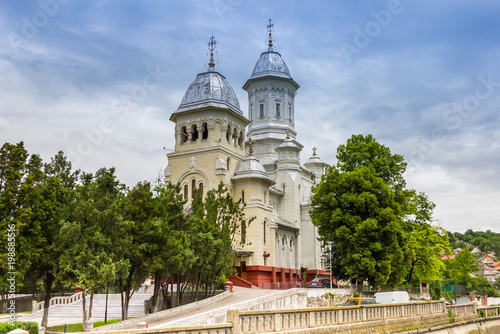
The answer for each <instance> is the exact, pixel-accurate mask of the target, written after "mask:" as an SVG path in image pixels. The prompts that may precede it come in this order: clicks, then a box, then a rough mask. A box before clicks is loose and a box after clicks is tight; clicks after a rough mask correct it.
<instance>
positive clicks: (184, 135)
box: [181, 126, 189, 144]
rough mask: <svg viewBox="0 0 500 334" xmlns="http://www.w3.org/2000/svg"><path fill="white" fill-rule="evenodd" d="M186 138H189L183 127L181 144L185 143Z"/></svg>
mask: <svg viewBox="0 0 500 334" xmlns="http://www.w3.org/2000/svg"><path fill="white" fill-rule="evenodd" d="M188 138H189V134H188V133H187V131H186V127H185V126H183V127H182V128H181V144H184V143H185V142H187V140H188Z"/></svg>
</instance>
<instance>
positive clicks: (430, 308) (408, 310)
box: [227, 301, 446, 334]
mask: <svg viewBox="0 0 500 334" xmlns="http://www.w3.org/2000/svg"><path fill="white" fill-rule="evenodd" d="M443 313H446V308H445V305H444V303H443V302H440V301H433V302H416V303H409V304H390V305H366V306H350V307H323V308H310V309H307V308H306V309H300V310H279V311H246V312H240V311H238V310H236V309H231V310H228V315H227V321H228V322H230V323H234V324H239V326H237V327H239V328H233V333H235V334H238V333H250V332H258V333H263V332H279V331H285V330H295V329H300V328H311V327H320V326H332V325H340V324H347V323H355V322H366V321H375V320H386V319H394V318H405V317H415V316H422V315H433V314H443Z"/></svg>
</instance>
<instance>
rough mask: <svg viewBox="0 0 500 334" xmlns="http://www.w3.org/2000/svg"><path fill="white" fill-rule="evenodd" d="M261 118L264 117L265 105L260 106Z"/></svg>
mask: <svg viewBox="0 0 500 334" xmlns="http://www.w3.org/2000/svg"><path fill="white" fill-rule="evenodd" d="M259 117H260V118H263V117H264V103H261V104H259Z"/></svg>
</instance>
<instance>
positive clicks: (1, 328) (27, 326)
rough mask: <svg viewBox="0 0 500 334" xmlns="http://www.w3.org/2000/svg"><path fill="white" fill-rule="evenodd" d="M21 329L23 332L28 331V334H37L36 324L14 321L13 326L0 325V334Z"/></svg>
mask: <svg viewBox="0 0 500 334" xmlns="http://www.w3.org/2000/svg"><path fill="white" fill-rule="evenodd" d="M17 328H21V329H24V330H25V331H28V332H29V333H30V334H38V324H37V323H36V322H31V321H30V322H23V321H15V322H14V325H11V324H10V323H8V322H1V323H0V334H7V333H8V332H11V331H13V330H14V329H17Z"/></svg>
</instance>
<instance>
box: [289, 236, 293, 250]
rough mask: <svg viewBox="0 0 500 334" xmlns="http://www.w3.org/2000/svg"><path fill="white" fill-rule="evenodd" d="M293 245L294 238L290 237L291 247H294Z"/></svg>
mask: <svg viewBox="0 0 500 334" xmlns="http://www.w3.org/2000/svg"><path fill="white" fill-rule="evenodd" d="M292 245H293V239H292V238H290V248H292Z"/></svg>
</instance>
